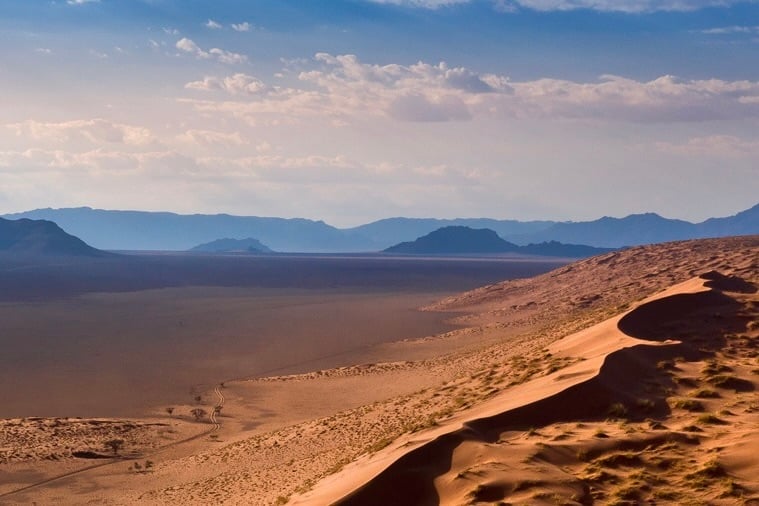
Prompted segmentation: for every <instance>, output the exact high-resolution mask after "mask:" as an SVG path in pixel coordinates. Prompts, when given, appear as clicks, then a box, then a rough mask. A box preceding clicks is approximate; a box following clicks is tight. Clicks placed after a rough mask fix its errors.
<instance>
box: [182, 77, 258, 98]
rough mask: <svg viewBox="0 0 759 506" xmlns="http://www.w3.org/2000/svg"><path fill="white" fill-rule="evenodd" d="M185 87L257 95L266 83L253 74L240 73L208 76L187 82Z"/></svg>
mask: <svg viewBox="0 0 759 506" xmlns="http://www.w3.org/2000/svg"><path fill="white" fill-rule="evenodd" d="M185 88H187V89H191V90H202V91H212V90H221V91H225V92H227V93H230V94H232V95H256V94H259V93H261V92H262V91H264V90H265V89H266V85H265V84H264V83H263V81H261V80H259V79H257V78H255V77H253V76H249V75H247V74H242V73H238V74H234V75H231V76H227V77H224V78H218V77H213V76H206V77H205V78H203V80H202V81H192V82H189V83H187V84H185Z"/></svg>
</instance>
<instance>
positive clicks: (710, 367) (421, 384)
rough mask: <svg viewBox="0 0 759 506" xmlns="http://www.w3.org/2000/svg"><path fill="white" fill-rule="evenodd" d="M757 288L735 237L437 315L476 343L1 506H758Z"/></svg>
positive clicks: (228, 406)
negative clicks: (137, 466) (139, 468)
mask: <svg viewBox="0 0 759 506" xmlns="http://www.w3.org/2000/svg"><path fill="white" fill-rule="evenodd" d="M757 286H759V237H741V238H728V239H720V240H704V241H688V242H682V243H671V244H664V245H656V246H647V247H641V248H631V249H629V250H626V251H622V252H617V253H613V254H609V255H603V256H600V257H595V258H591V259H588V260H584V261H581V262H577V263H574V264H571V265H568V266H566V267H562V268H559V269H557V270H555V271H552V272H551V273H548V274H545V275H541V276H537V277H534V278H529V279H523V280H515V281H510V282H505V283H499V284H496V285H491V286H488V287H484V288H481V289H477V290H475V291H472V292H467V293H465V294H461V295H458V296H455V297H451V298H449V299H446V300H445V301H441V302H440V303H438V304H435V305H434V306H432V307H431V308H430V310H436V309H440V310H446V311H451V310H454V311H458V312H459V315H460V316H458V317H457V321H458V322H459V323H463V324H464V325H465V327H464V328H461V329H457V330H454V331H451V332H446V333H444V334H440V335H436V336H429V337H426V338H422V339H411V340H407V341H401V342H396V343H385V344H382V345H380V346H377V347H375V348H372V349H371V350H370V351H368V352H367V354H366V355H364V356H363V360H362V362H360V364H362V365H355V366H349V367H340V368H335V369H326V370H320V371H313V372H311V373H306V374H294V375H286V376H276V377H270V378H260V379H255V380H248V381H230V382H225V384H224V386H223V389H222V390H221V391H222V392H223V396H224V398H225V404H224V409H223V411H222V412H221V414H220V416H219V417H218V419H217V421H218V423H219V424H220V428H219V430H217V431H215V432H214V433H213V436H214V437H213V438H211V437H210V436H204V437H202V438H200V439H196V440H194V441H192V442H191V443H189V444H188V445H186V446H183V445H178V446H177V447H175V448H173V449H171V450H170V451H165V452H163V453H161V452H157V453H155V454H151V453H150V451H146V452H144V453H143V455H148V454H150V455H151V456H150V457H149V458H150V459H151V460H153V461H154V466H152V468H151V470H150V472H140V473H135V472H134V469H131V470H130V469H129V466H130V465H131V464H132V462H131V461H128V460H122V461H116V462H114V463H113V464H110V465H107V466H102V467H100V468H96V469H92V470H90V471H86V472H84V473H82V474H80V475H77V476H74V477H69V478H63V479H61V480H58V481H57V482H55V486H46V485H41V486H39V487H35V488H32V489H29V490H26V491H24V492H21V493H16V494H11V495H7V496H0V504H6V503H7V504H19V503H26V504H30V503H32V502H37V503H40V504H43V503H45V504H50V503H59V504H83V503H91V504H135V503H140V504H177V503H183V504H208V503H215V504H246V505H247V504H283V503H286V502H288V501H289V502H291V503H294V504H326V503H329V502H342V503H344V504H438V503H440V504H477V503H491V504H492V503H498V502H503V503H512V504H593V503H596V504H640V503H644V502H649V501H655V502H656V503H657V504H754V502H753V501H758V500H759V479H758V478H757V477H759V463H758V462H757V461H756V459H755V455H756V452H757V450H759V436H758V435H757V434H756V430H755V428H756V427H757V424H758V423H759V403H757V400H756V393H755V391H754V388H755V387H756V385H757V383H756V382H757V380H758V378H757V374H759V361H758V357H759V350H757V343H759V324H757V323H756V322H757V321H759V295H758V294H757V292H756V287H757ZM202 394H203V396H204V399H205V398H208V399H216V396H215V394H214V392H213V388H209V390H208V391H207V392H202ZM186 408H189V406H185V407H181V409H186ZM178 409H180V407H178ZM194 426H195V427H196V428H199V429H203V430H208V429H210V428H211V426H210V425H209V424H207V423H206V424H198V425H194ZM0 446H2V445H0ZM30 446H32V447H33V444H31V443H30ZM152 455H155V456H152ZM142 458H145V457H144V456H143V457H142ZM67 462H70V461H68V460H66V459H62V460H61V461H60V462H56V463H54V464H52V465H54V466H60V465H61V464H63V465H64V466H65V465H68V464H67ZM20 465H26V466H27V469H30V468H34V466H35V462H34V461H28V460H27V461H26V463H22V462H16V463H14V464H2V463H0V472H6V473H11V474H13V473H14V472H15V471H14V470H18V469H20V467H19V466H20ZM59 468H60V467H59ZM0 476H2V475H0ZM5 476H8V474H6V475H5ZM27 481H33V480H30V479H28V477H27ZM4 501H5V502H4Z"/></svg>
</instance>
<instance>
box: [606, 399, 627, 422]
mask: <svg viewBox="0 0 759 506" xmlns="http://www.w3.org/2000/svg"><path fill="white" fill-rule="evenodd" d="M607 413H608V414H609V416H613V417H615V418H624V417H625V416H627V407H626V406H625V405H624V404H622V403H621V402H615V403H614V404H612V405H611V406H609V409H608V411H607Z"/></svg>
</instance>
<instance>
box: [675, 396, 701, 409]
mask: <svg viewBox="0 0 759 506" xmlns="http://www.w3.org/2000/svg"><path fill="white" fill-rule="evenodd" d="M672 407H673V408H677V409H684V410H686V411H691V412H696V411H703V410H704V405H703V404H701V402H700V401H697V400H695V399H676V400H675V401H673V402H672Z"/></svg>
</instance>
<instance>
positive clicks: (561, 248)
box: [519, 241, 616, 258]
mask: <svg viewBox="0 0 759 506" xmlns="http://www.w3.org/2000/svg"><path fill="white" fill-rule="evenodd" d="M615 249H616V248H596V247H594V246H586V245H584V244H563V243H560V242H557V241H548V242H541V243H540V244H528V245H527V246H519V252H520V253H525V254H528V255H540V256H548V257H566V258H586V257H592V256H595V255H601V254H603V253H608V252H610V251H614V250H615Z"/></svg>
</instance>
